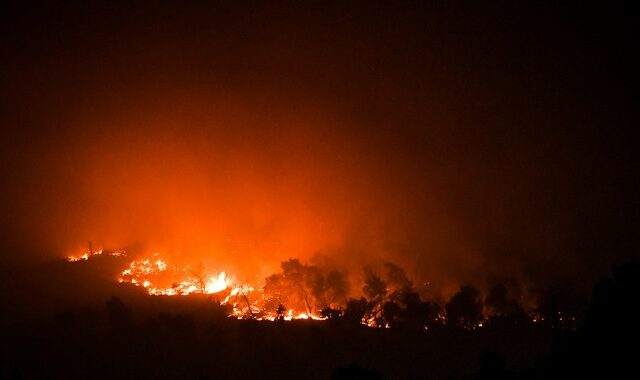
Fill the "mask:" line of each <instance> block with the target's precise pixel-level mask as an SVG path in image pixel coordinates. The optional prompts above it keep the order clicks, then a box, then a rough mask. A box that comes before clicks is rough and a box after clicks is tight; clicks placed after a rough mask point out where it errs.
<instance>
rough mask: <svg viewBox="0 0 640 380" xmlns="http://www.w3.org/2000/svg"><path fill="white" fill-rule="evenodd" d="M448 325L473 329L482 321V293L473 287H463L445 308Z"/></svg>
mask: <svg viewBox="0 0 640 380" xmlns="http://www.w3.org/2000/svg"><path fill="white" fill-rule="evenodd" d="M445 308H446V311H447V323H448V324H449V325H451V326H456V327H462V328H473V327H475V326H476V325H477V324H478V322H480V320H481V319H482V302H481V300H480V291H479V290H478V289H477V288H475V287H474V286H471V285H463V286H461V287H460V291H458V293H456V294H454V295H453V297H451V300H449V303H447V305H446V306H445Z"/></svg>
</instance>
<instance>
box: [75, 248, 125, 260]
mask: <svg viewBox="0 0 640 380" xmlns="http://www.w3.org/2000/svg"><path fill="white" fill-rule="evenodd" d="M102 254H105V255H109V256H123V255H124V254H125V252H124V251H113V252H105V251H103V250H102V249H100V250H98V251H92V250H89V251H87V252H84V253H82V254H80V255H76V256H67V261H69V262H76V261H86V260H89V258H91V257H93V256H100V255H102Z"/></svg>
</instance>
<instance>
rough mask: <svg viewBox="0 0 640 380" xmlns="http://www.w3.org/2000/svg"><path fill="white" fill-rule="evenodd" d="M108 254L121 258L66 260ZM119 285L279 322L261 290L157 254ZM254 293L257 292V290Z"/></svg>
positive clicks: (128, 271) (300, 314)
mask: <svg viewBox="0 0 640 380" xmlns="http://www.w3.org/2000/svg"><path fill="white" fill-rule="evenodd" d="M103 254H108V255H111V256H124V255H125V253H124V251H116V252H105V251H103V250H99V251H95V252H83V253H81V254H79V255H74V256H68V257H67V258H66V260H67V261H69V262H77V261H86V260H89V259H91V258H92V257H93V256H98V255H103ZM117 281H118V282H119V283H124V284H131V285H134V286H139V287H141V288H143V289H144V290H145V291H146V292H147V293H148V294H149V295H152V296H187V295H191V294H212V295H219V296H220V297H219V298H218V300H219V302H220V304H222V305H229V306H231V309H232V312H231V314H230V316H233V317H235V318H238V319H246V318H251V319H256V320H265V321H275V320H277V319H278V318H279V316H278V315H277V313H276V312H269V311H265V310H264V309H265V308H264V307H263V305H264V303H265V300H264V295H263V289H262V287H260V286H256V285H252V284H243V283H237V282H235V281H233V280H232V276H229V275H228V274H227V272H226V271H222V272H219V273H217V274H214V275H209V274H207V273H205V272H204V271H203V270H195V269H194V268H192V267H191V266H189V265H177V264H175V263H173V262H171V263H167V261H165V259H164V258H163V257H162V255H161V254H160V253H159V252H156V253H153V254H152V255H151V257H146V258H139V259H135V260H132V261H130V262H129V265H128V266H127V267H125V268H124V269H123V270H122V271H121V272H120V276H119V277H118V278H117ZM256 289H257V290H256ZM281 318H282V319H284V320H286V321H290V320H295V319H313V320H323V319H325V318H322V317H320V316H318V315H315V314H313V313H312V312H309V311H299V310H294V309H289V310H287V311H286V312H285V313H284V315H283V316H281Z"/></svg>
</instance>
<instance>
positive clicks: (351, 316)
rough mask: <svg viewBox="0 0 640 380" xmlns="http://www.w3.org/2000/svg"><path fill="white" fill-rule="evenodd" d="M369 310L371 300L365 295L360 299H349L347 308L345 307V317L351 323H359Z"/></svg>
mask: <svg viewBox="0 0 640 380" xmlns="http://www.w3.org/2000/svg"><path fill="white" fill-rule="evenodd" d="M368 311H369V302H367V300H366V299H365V298H364V297H362V298H360V299H359V300H356V299H350V300H349V301H347V307H346V309H344V315H343V318H344V319H345V321H347V323H349V324H351V325H359V324H361V323H362V320H363V319H364V316H365V315H366V314H367V312H368Z"/></svg>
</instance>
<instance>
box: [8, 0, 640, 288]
mask: <svg viewBox="0 0 640 380" xmlns="http://www.w3.org/2000/svg"><path fill="white" fill-rule="evenodd" d="M17 3H22V2H17ZM55 3H56V2H50V4H47V5H41V6H34V5H33V4H31V5H29V6H28V7H27V6H22V5H6V3H4V2H3V4H5V5H2V7H3V9H2V11H1V12H0V13H1V15H2V16H0V17H1V18H2V20H1V21H2V22H1V23H0V24H1V25H0V28H1V39H2V52H3V53H2V56H3V58H2V59H1V60H0V83H1V92H0V96H1V102H0V107H1V108H2V110H1V118H2V119H1V123H2V132H1V134H0V138H1V142H2V143H1V144H2V146H1V153H0V155H1V157H2V164H1V166H0V175H1V176H2V190H0V196H1V198H0V199H1V203H0V204H1V205H2V213H1V214H0V215H1V216H0V227H1V230H2V232H1V234H2V235H1V236H2V238H1V244H2V250H1V251H0V252H1V253H0V254H1V255H2V256H1V257H2V260H4V262H5V263H21V262H34V261H38V260H43V259H51V258H57V257H62V256H64V255H66V254H68V253H69V252H72V251H74V250H78V249H80V247H83V246H84V245H85V244H86V242H87V241H88V240H93V241H94V242H96V244H97V245H100V246H105V247H108V248H120V247H136V249H138V250H139V251H146V250H149V251H150V250H178V251H184V252H186V254H188V255H192V256H193V257H194V258H196V259H197V260H203V261H207V262H215V263H221V264H218V265H221V266H224V265H227V266H232V267H235V268H236V269H238V270H245V271H248V272H251V273H254V272H255V273H260V272H262V271H266V270H268V269H270V268H272V267H273V265H274V263H277V262H278V261H280V260H283V259H286V258H288V257H300V258H303V259H311V258H312V257H317V256H318V255H319V254H321V255H326V256H327V257H328V259H327V260H335V261H336V262H339V263H343V264H342V265H350V266H352V265H356V264H358V265H359V264H362V263H366V262H374V263H375V262H382V261H384V260H393V261H396V262H399V263H400V264H402V265H404V266H405V267H407V268H409V271H410V272H411V273H412V274H413V275H414V276H420V277H421V278H425V279H431V280H434V281H440V282H442V283H451V284H457V283H459V282H465V281H476V282H477V281H484V279H491V278H508V277H515V278H517V279H519V281H522V282H523V283H527V284H530V285H534V286H549V285H552V284H555V283H558V282H560V283H576V284H579V285H583V284H585V283H588V284H590V283H591V279H593V278H595V276H599V275H600V274H602V273H605V272H606V271H607V269H608V267H609V265H610V264H611V263H613V262H615V261H619V260H621V259H624V258H627V257H631V256H635V255H636V254H637V251H638V237H637V235H638V234H637V231H638V215H639V212H638V211H639V203H638V190H639V189H638V185H637V184H636V182H637V176H638V166H637V163H636V161H637V159H638V157H637V156H638V153H637V147H638V142H639V141H638V131H637V125H638V95H637V88H638V87H637V84H638V81H637V79H638V78H637V76H638V75H637V68H638V67H640V65H638V60H637V58H636V53H637V51H636V50H637V38H636V37H637V35H638V30H637V25H634V24H637V22H636V20H637V14H636V13H634V12H631V11H630V10H629V9H625V8H624V7H623V6H616V5H613V4H609V3H607V4H601V5H600V6H590V5H586V4H583V2H576V3H575V4H566V5H557V4H555V3H556V2H553V3H554V4H539V2H531V3H530V4H527V3H524V2H518V3H519V4H518V5H515V4H512V3H515V2H511V1H505V2H498V3H494V4H493V5H486V4H466V3H463V2H457V1H454V2H444V1H436V2H389V3H386V2H366V4H365V3H358V2H355V1H349V2H344V3H346V4H337V3H336V4H332V3H326V2H319V3H316V4H315V5H309V4H305V5H304V6H303V5H301V4H298V5H282V4H279V5H272V4H269V5H267V3H268V2H265V3H264V4H260V3H243V4H239V3H238V2H235V1H234V2H218V1H211V2H208V3H209V4H208V5H206V6H204V5H197V6H195V5H184V4H182V2H162V1H153V2H148V3H147V4H144V2H140V3H139V4H138V5H136V6H130V5H128V6H124V5H119V4H118V3H119V2H113V1H107V2H104V3H102V4H101V3H100V2H91V3H92V5H87V4H84V2H81V3H79V4H75V5H72V4H69V3H67V2H65V4H66V5H60V4H55ZM470 3H480V2H470ZM210 265H211V264H210ZM213 265H214V266H215V265H216V264H213ZM265 268H267V269H265ZM586 280H589V281H586Z"/></svg>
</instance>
